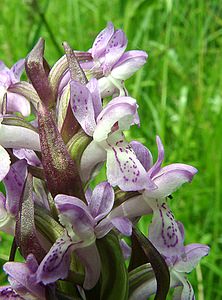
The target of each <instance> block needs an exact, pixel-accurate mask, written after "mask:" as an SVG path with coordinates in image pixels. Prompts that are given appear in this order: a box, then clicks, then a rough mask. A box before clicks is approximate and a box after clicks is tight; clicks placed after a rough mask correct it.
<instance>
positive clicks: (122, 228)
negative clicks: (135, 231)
mask: <svg viewBox="0 0 222 300" xmlns="http://www.w3.org/2000/svg"><path fill="white" fill-rule="evenodd" d="M111 222H112V224H113V226H114V227H116V229H117V230H119V232H121V233H122V234H123V235H126V236H131V234H132V223H131V222H130V220H129V219H127V218H125V217H117V218H113V219H112V220H111Z"/></svg>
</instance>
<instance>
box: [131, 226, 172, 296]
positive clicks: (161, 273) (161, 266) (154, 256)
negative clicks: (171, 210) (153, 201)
mask: <svg viewBox="0 0 222 300" xmlns="http://www.w3.org/2000/svg"><path fill="white" fill-rule="evenodd" d="M133 238H135V239H136V240H137V241H138V243H139V244H140V246H141V249H142V250H143V252H144V254H145V255H146V257H147V260H148V262H150V264H151V266H152V268H153V271H154V273H155V276H156V281H157V292H156V296H155V300H165V299H166V297H167V294H168V291H169V287H170V274H169V269H168V267H167V264H166V262H165V260H164V258H163V257H162V256H161V254H160V253H159V252H158V251H157V249H156V248H155V247H154V246H153V244H152V243H151V242H150V241H149V240H148V239H147V238H146V237H145V235H143V234H142V232H140V231H139V230H138V229H137V228H133Z"/></svg>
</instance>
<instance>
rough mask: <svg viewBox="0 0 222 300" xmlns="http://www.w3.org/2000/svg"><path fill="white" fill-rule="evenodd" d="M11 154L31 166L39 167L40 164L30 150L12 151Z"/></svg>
mask: <svg viewBox="0 0 222 300" xmlns="http://www.w3.org/2000/svg"><path fill="white" fill-rule="evenodd" d="M13 154H14V155H15V156H16V157H18V158H19V159H25V160H26V161H27V163H28V164H29V165H31V166H35V167H41V166H42V163H41V161H40V159H39V158H38V156H37V155H36V154H35V152H34V151H33V150H30V149H24V148H23V149H13Z"/></svg>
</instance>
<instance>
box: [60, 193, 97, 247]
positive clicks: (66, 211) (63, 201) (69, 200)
mask: <svg viewBox="0 0 222 300" xmlns="http://www.w3.org/2000/svg"><path fill="white" fill-rule="evenodd" d="M55 204H56V207H57V209H58V210H59V212H60V213H61V215H60V221H61V222H62V223H64V221H65V222H66V220H64V219H62V216H65V217H66V218H67V219H68V221H69V222H70V223H71V225H72V229H73V230H74V232H75V234H76V235H77V236H78V237H79V238H80V239H81V240H84V241H85V240H86V241H87V240H89V242H90V241H91V240H92V239H94V230H93V226H94V219H93V218H92V216H91V214H90V212H89V209H88V207H87V206H86V205H85V204H84V202H83V201H82V200H80V199H78V198H76V197H71V196H67V195H57V196H56V197H55ZM64 225H66V224H64ZM70 236H71V233H70Z"/></svg>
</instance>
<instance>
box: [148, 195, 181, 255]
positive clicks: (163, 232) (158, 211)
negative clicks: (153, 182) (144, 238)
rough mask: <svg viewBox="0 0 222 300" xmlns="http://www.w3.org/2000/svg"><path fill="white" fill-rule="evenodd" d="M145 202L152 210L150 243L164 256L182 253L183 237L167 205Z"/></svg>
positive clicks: (155, 201) (157, 201) (155, 200)
mask: <svg viewBox="0 0 222 300" xmlns="http://www.w3.org/2000/svg"><path fill="white" fill-rule="evenodd" d="M147 201H148V204H149V205H150V206H151V207H152V209H153V219H152V223H151V225H150V227H149V238H150V240H151V242H152V243H153V244H154V246H155V247H156V248H157V249H158V250H159V251H160V253H161V254H164V255H165V256H172V255H177V254H178V253H182V252H184V251H183V249H184V246H183V237H182V235H181V232H180V229H179V226H178V224H177V222H176V220H175V218H174V215H173V213H172V212H171V210H170V209H169V208H168V206H167V204H166V203H165V202H161V201H160V200H157V199H149V200H147ZM169 254H170V255H169Z"/></svg>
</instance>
